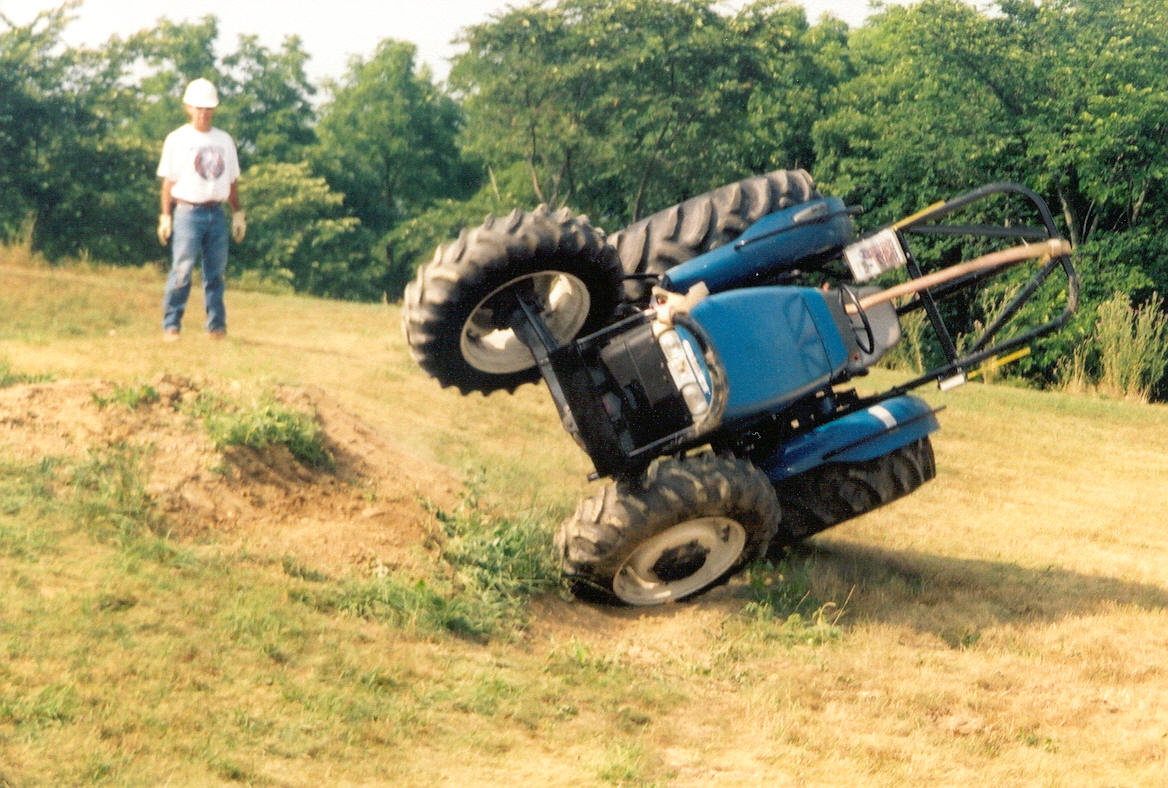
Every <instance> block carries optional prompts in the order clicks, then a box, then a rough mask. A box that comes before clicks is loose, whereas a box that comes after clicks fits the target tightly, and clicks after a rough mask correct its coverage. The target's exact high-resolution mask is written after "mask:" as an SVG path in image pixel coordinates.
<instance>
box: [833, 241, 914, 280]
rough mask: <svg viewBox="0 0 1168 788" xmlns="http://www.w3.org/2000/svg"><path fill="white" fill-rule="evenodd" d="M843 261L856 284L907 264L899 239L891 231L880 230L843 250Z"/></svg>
mask: <svg viewBox="0 0 1168 788" xmlns="http://www.w3.org/2000/svg"><path fill="white" fill-rule="evenodd" d="M844 259H845V260H847V262H848V267H849V268H851V269H852V276H853V277H855V279H856V281H857V282H867V281H868V280H869V279H873V278H875V277H877V276H879V275H880V274H882V273H884V272H885V271H891V270H892V269H894V268H900V267H901V266H902V265H904V264H905V263H907V262H908V257H906V256H905V253H904V249H903V248H902V247H901V245H900V239H899V238H897V237H896V232H895V231H894V230H892V229H888V230H881V231H880V232H878V233H876V234H875V235H873V236H870V237H868V238H865V239H863V240H861V241H857V242H856V243H854V244H852V245H851V246H849V247H847V248H846V249H844Z"/></svg>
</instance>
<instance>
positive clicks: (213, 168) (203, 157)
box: [195, 145, 227, 181]
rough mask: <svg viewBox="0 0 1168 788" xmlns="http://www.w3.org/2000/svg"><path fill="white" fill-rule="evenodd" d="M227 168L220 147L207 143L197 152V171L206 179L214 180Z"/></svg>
mask: <svg viewBox="0 0 1168 788" xmlns="http://www.w3.org/2000/svg"><path fill="white" fill-rule="evenodd" d="M225 169H227V163H226V162H224V161H223V152H222V151H220V150H219V149H218V148H215V147H212V146H210V145H206V146H204V147H202V148H199V150H198V152H197V153H196V154H195V172H197V173H199V177H201V178H202V179H203V180H205V181H213V180H215V179H216V178H218V177H219V176H220V175H222V174H223V170H225Z"/></svg>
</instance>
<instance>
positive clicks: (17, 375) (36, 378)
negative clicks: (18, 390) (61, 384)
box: [0, 358, 53, 389]
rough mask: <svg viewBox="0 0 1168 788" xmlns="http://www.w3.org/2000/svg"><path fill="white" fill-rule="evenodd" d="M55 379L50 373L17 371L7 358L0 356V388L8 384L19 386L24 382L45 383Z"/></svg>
mask: <svg viewBox="0 0 1168 788" xmlns="http://www.w3.org/2000/svg"><path fill="white" fill-rule="evenodd" d="M52 379H53V376H52V375H48V374H43V373H42V374H29V373H27V372H17V371H16V370H14V369H13V368H12V365H11V364H10V363H9V362H8V360H7V359H4V358H0V389H2V388H7V387H8V386H19V385H20V384H22V383H45V382H47V381H50V380H52Z"/></svg>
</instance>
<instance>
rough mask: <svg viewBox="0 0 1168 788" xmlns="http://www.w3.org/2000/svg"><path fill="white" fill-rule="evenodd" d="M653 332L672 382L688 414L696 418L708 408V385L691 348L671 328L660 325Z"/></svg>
mask: <svg viewBox="0 0 1168 788" xmlns="http://www.w3.org/2000/svg"><path fill="white" fill-rule="evenodd" d="M655 333H657V343H658V344H659V345H660V346H661V352H662V353H663V354H664V355H665V363H666V365H667V366H668V367H669V374H670V376H671V377H672V378H673V383H674V385H676V386H677V390H678V391H680V392H681V396H682V397H683V398H684V399H685V405H686V407H687V408H688V409H689V412H690V414H692V415H693V417H694V418H695V419H696V418H697V417H698V416H701V415H702V414H703V413H705V412H706V411H707V410H709V409H710V401H709V392H710V386H709V383H708V382H707V381H706V377H705V375H704V374H703V373H702V372H701V369H700V367H699V365H698V363H697V357H696V356H695V354H694V351H693V348H691V347H690V345H689V343H688V342H686V341H685V340H683V339H682V338H681V336H680V335H678V333H677V331H676V330H675V329H673V328H668V327H665V326H661V328H660V330H659V331H656V332H655Z"/></svg>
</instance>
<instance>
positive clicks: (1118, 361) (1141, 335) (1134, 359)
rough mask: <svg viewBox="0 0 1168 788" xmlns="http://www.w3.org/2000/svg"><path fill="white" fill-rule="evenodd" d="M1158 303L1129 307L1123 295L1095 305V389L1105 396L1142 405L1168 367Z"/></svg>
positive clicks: (1167, 325) (1164, 318)
mask: <svg viewBox="0 0 1168 788" xmlns="http://www.w3.org/2000/svg"><path fill="white" fill-rule="evenodd" d="M1160 306H1161V302H1160V299H1159V297H1158V296H1156V295H1153V299H1152V301H1151V302H1149V303H1147V304H1144V305H1143V306H1140V307H1135V308H1133V307H1132V304H1131V301H1130V299H1129V298H1128V296H1127V295H1126V294H1125V293H1116V294H1115V295H1114V296H1112V297H1111V298H1109V299H1108V300H1106V301H1104V302H1103V303H1101V304H1100V305H1099V309H1098V317H1097V320H1096V324H1095V325H1096V337H1097V339H1096V343H1097V347H1098V352H1099V366H1100V375H1099V386H1100V388H1101V389H1102V390H1103V391H1104V392H1106V393H1109V394H1112V395H1114V396H1120V397H1128V398H1131V399H1137V400H1141V401H1144V402H1146V401H1147V400H1148V398H1149V395H1150V393H1151V392H1152V390H1153V389H1154V388H1155V387H1156V386H1157V384H1158V383H1159V382H1160V380H1161V379H1162V378H1163V377H1164V370H1165V368H1166V367H1168V315H1166V314H1164V313H1163V312H1161V311H1160Z"/></svg>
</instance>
